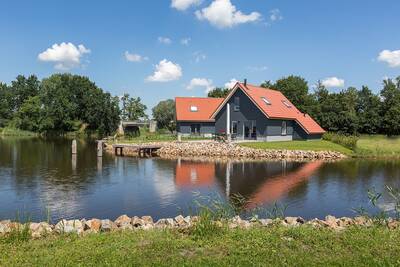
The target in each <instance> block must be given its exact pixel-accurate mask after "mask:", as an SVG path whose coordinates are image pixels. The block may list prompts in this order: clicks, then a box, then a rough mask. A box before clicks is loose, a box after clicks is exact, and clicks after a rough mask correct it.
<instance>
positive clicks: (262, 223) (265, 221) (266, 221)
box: [258, 219, 273, 226]
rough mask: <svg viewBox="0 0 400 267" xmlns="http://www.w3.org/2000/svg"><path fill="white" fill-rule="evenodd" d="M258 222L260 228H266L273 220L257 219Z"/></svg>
mask: <svg viewBox="0 0 400 267" xmlns="http://www.w3.org/2000/svg"><path fill="white" fill-rule="evenodd" d="M258 221H259V223H260V224H261V225H262V226H268V225H271V224H272V223H273V220H271V219H259V220H258Z"/></svg>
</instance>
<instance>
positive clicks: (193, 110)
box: [190, 106, 199, 112]
mask: <svg viewBox="0 0 400 267" xmlns="http://www.w3.org/2000/svg"><path fill="white" fill-rule="evenodd" d="M197 111H199V109H198V107H197V106H190V112H197Z"/></svg>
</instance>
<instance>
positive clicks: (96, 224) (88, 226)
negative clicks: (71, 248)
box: [85, 219, 101, 233]
mask: <svg viewBox="0 0 400 267" xmlns="http://www.w3.org/2000/svg"><path fill="white" fill-rule="evenodd" d="M100 228H101V221H100V220H99V219H91V220H88V221H86V222H85V230H87V231H89V230H90V231H92V232H96V233H97V232H99V231H100Z"/></svg>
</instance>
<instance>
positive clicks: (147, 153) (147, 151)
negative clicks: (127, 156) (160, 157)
mask: <svg viewBox="0 0 400 267" xmlns="http://www.w3.org/2000/svg"><path fill="white" fill-rule="evenodd" d="M112 146H113V148H114V154H115V155H116V156H123V155H124V148H130V149H133V150H136V151H137V152H138V155H139V157H151V156H153V155H154V153H155V152H156V151H157V150H159V149H160V148H161V147H162V146H161V145H139V144H135V145H129V144H114V145H112Z"/></svg>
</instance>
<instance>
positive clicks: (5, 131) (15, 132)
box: [0, 127, 38, 137]
mask: <svg viewBox="0 0 400 267" xmlns="http://www.w3.org/2000/svg"><path fill="white" fill-rule="evenodd" d="M0 136H19V137H34V136H38V134H37V133H34V132H30V131H24V130H20V129H16V128H10V127H6V128H0Z"/></svg>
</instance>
